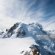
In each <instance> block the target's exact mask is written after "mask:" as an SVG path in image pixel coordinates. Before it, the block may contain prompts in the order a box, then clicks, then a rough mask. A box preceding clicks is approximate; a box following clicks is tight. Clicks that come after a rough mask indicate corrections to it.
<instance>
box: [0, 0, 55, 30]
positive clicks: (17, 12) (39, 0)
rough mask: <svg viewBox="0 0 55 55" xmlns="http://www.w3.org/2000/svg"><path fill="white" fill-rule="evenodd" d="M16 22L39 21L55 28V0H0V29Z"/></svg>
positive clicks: (48, 27)
mask: <svg viewBox="0 0 55 55" xmlns="http://www.w3.org/2000/svg"><path fill="white" fill-rule="evenodd" d="M16 22H23V23H32V22H35V23H40V24H41V25H42V26H43V28H44V29H45V30H55V0H0V29H2V30H3V29H6V28H10V27H11V26H13V24H14V23H16Z"/></svg>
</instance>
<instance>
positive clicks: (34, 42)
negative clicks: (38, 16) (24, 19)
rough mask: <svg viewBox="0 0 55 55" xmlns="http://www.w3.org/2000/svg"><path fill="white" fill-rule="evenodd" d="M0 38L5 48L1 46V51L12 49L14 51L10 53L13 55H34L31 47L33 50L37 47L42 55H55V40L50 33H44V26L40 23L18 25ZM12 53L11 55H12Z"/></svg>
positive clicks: (7, 30)
mask: <svg viewBox="0 0 55 55" xmlns="http://www.w3.org/2000/svg"><path fill="white" fill-rule="evenodd" d="M0 38H2V39H0V40H1V42H0V44H1V43H2V44H3V45H2V44H1V46H3V47H1V46H0V48H2V49H1V50H2V51H3V48H4V49H5V48H8V49H9V48H10V49H12V50H10V49H9V51H10V52H12V54H13V53H14V54H13V55H25V54H26V55H28V53H30V55H32V54H31V52H30V51H31V48H30V47H31V46H33V48H35V46H37V47H36V48H38V49H39V51H40V54H41V55H55V40H52V39H51V37H50V33H48V32H46V31H44V30H43V27H42V25H40V24H38V23H31V24H24V23H16V24H14V25H13V26H12V27H11V28H10V29H6V32H1V34H0ZM4 45H5V47H4ZM8 49H6V51H7V50H8ZM1 50H0V51H1ZM6 51H5V53H4V54H5V55H7V52H6ZM9 51H8V52H9ZM16 51H17V52H16ZM3 52H4V51H3ZM10 52H9V55H12V54H11V53H10ZM4 54H2V55H4Z"/></svg>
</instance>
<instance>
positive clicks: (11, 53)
mask: <svg viewBox="0 0 55 55" xmlns="http://www.w3.org/2000/svg"><path fill="white" fill-rule="evenodd" d="M32 44H36V43H35V41H34V39H33V38H31V37H28V38H15V39H11V38H7V39H0V55H22V54H21V51H30V49H29V47H30V46H31V45H32Z"/></svg>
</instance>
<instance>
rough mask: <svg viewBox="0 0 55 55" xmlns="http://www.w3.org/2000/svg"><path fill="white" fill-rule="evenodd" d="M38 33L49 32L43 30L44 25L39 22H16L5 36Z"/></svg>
mask: <svg viewBox="0 0 55 55" xmlns="http://www.w3.org/2000/svg"><path fill="white" fill-rule="evenodd" d="M36 35H47V32H46V31H44V30H43V28H42V25H40V24H38V23H31V24H24V23H16V24H14V25H13V26H12V27H11V28H10V29H9V30H7V31H6V34H5V35H4V37H14V36H15V37H20V36H21V37H25V36H36Z"/></svg>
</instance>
